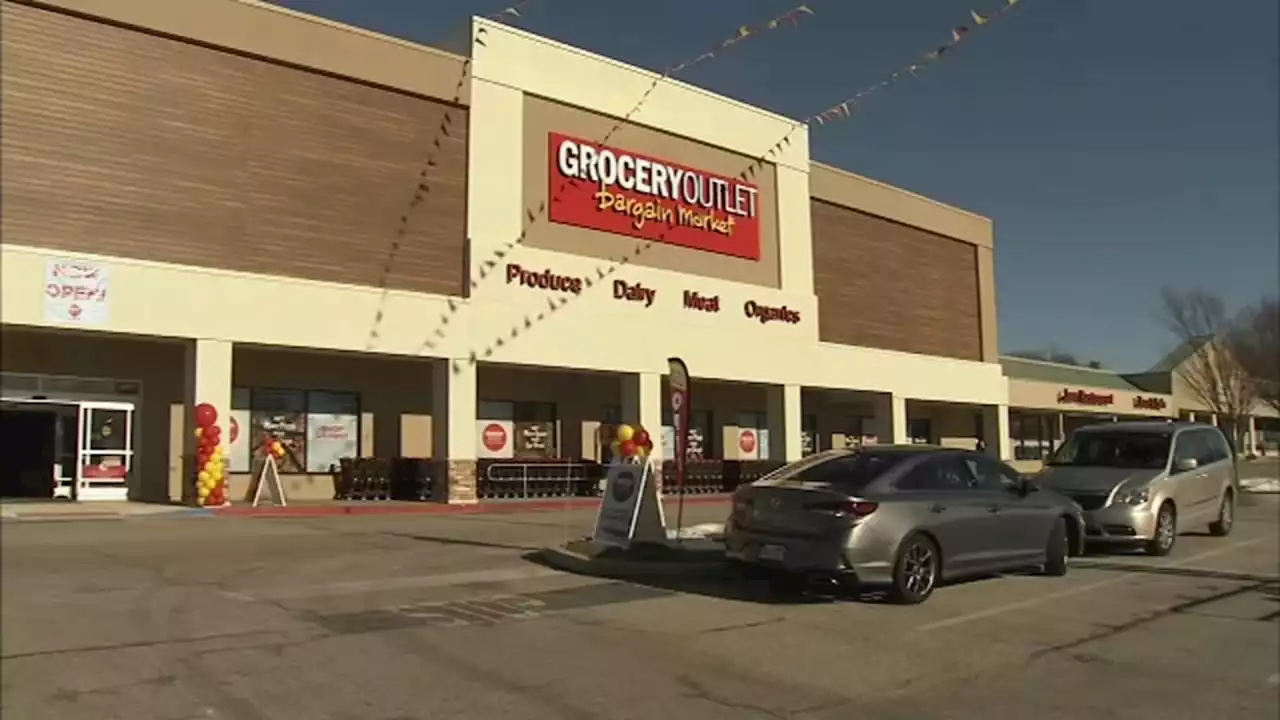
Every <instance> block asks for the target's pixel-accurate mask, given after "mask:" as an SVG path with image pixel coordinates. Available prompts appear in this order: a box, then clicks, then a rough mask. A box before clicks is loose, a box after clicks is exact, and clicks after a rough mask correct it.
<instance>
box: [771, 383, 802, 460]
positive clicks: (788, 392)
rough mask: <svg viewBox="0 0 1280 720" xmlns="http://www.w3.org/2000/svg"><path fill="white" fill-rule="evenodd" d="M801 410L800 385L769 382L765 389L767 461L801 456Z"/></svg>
mask: <svg viewBox="0 0 1280 720" xmlns="http://www.w3.org/2000/svg"><path fill="white" fill-rule="evenodd" d="M803 413H804V411H803V409H802V407H801V403H800V386H799V385H769V386H767V387H766V388H765V418H766V420H765V422H766V423H767V424H768V426H769V459H770V460H784V461H786V462H794V461H796V460H799V459H800V458H801V457H803V456H804V414H803Z"/></svg>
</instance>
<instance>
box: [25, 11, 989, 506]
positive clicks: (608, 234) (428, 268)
mask: <svg viewBox="0 0 1280 720" xmlns="http://www.w3.org/2000/svg"><path fill="white" fill-rule="evenodd" d="M168 7H169V6H168V4H157V3H152V2H146V1H144V0H114V1H108V0H57V1H56V2H43V3H33V2H26V1H19V0H4V2H3V12H4V16H3V21H4V24H5V38H4V43H5V46H4V57H5V62H4V67H3V73H4V77H3V81H4V82H3V92H4V98H3V101H4V107H5V133H4V158H5V173H4V187H3V192H4V198H5V206H6V207H5V213H4V217H3V237H2V240H3V245H2V246H0V249H2V251H3V258H2V262H0V267H2V269H3V283H2V285H3V298H0V300H2V302H0V312H2V315H0V320H2V321H3V327H2V329H0V332H2V333H3V337H0V350H2V358H0V359H2V361H3V362H2V365H3V367H2V369H3V372H4V375H3V383H2V385H3V387H2V390H3V392H2V393H0V397H2V398H3V403H4V405H3V409H4V416H5V424H6V426H7V427H6V430H7V431H8V432H7V433H6V435H7V436H8V437H10V438H17V439H18V440H17V441H16V442H14V443H12V447H11V448H7V449H6V452H7V453H9V454H8V455H7V456H6V457H8V458H11V459H9V460H6V462H10V463H15V466H14V467H15V468H18V464H20V465H21V467H20V468H18V469H19V470H20V472H17V473H15V474H14V475H13V476H14V477H19V478H21V482H20V483H18V484H19V485H21V487H9V486H6V489H5V494H6V495H8V494H22V493H27V494H37V495H38V494H40V493H42V492H44V489H42V487H43V483H45V482H46V481H47V480H48V478H49V477H51V476H54V477H56V479H57V480H56V482H57V486H58V489H57V490H56V492H58V493H62V494H74V496H75V497H78V498H79V499H86V500H87V499H95V498H104V499H105V498H122V497H129V498H133V499H139V500H148V501H166V500H179V499H182V498H184V497H186V496H187V495H189V490H188V485H189V483H188V482H186V477H187V473H188V468H187V463H188V462H189V457H190V454H191V453H192V452H193V447H192V436H191V427H190V420H189V418H190V415H191V411H190V410H191V408H192V407H193V405H194V404H195V403H199V402H208V403H211V404H213V405H214V406H215V407H216V408H218V410H219V413H220V415H221V416H222V422H223V423H224V431H227V435H226V436H228V437H229V439H230V440H231V443H230V448H229V449H230V460H231V469H232V470H233V471H234V472H235V475H234V476H233V487H232V495H233V496H235V495H237V494H238V489H239V488H242V487H243V486H244V484H245V483H246V482H247V478H248V475H247V472H248V471H249V469H250V467H251V466H252V462H253V458H252V447H251V446H252V445H253V442H252V438H254V437H257V436H258V435H260V434H261V433H264V432H265V433H270V434H272V435H275V436H277V437H280V438H281V439H282V440H284V441H285V443H286V444H287V445H288V446H289V448H290V451H291V452H290V453H289V456H288V458H287V460H286V461H285V462H284V465H283V467H282V471H283V473H284V474H283V479H284V485H285V490H286V492H287V493H289V494H290V497H292V498H325V497H330V496H331V495H332V492H333V491H332V483H331V478H330V473H329V470H330V468H331V467H332V466H333V465H334V464H335V463H337V462H338V460H339V459H340V458H343V457H415V458H429V459H430V460H431V462H432V463H433V464H434V468H435V470H434V472H435V473H436V474H437V479H438V480H440V482H439V484H438V492H437V497H438V499H440V500H448V501H451V502H470V501H473V500H474V499H475V486H476V467H477V461H486V460H494V459H497V460H510V461H512V462H513V463H518V462H526V461H529V462H531V461H535V460H536V461H547V460H555V459H559V460H564V461H578V460H583V459H587V460H592V459H597V460H598V459H601V458H602V457H603V456H604V453H605V452H607V450H606V448H607V442H604V438H603V437H602V434H603V433H602V428H604V429H607V428H608V427H609V426H610V425H611V424H613V423H617V422H636V423H640V424H642V425H644V426H645V427H647V428H650V429H656V428H659V427H662V428H663V431H662V432H661V433H655V435H657V436H658V437H657V440H658V441H659V442H658V447H657V448H656V451H657V452H658V453H667V454H669V451H670V445H671V444H672V435H671V431H670V428H669V427H668V426H669V424H670V423H669V417H668V415H667V414H666V412H665V411H664V397H666V395H667V392H666V390H665V377H664V372H665V368H666V361H667V358H668V357H670V356H680V357H682V358H683V359H684V360H685V361H686V363H687V364H688V366H689V369H690V372H691V375H692V376H693V377H694V386H693V394H692V397H693V401H692V405H693V413H692V422H691V425H692V428H691V435H692V436H693V437H692V442H691V445H692V448H691V449H692V451H694V452H696V453H698V454H699V456H700V457H706V458H721V459H724V460H750V459H765V458H769V459H774V460H778V459H793V458H798V457H800V456H801V455H803V454H804V453H806V452H809V451H812V450H815V449H822V448H826V447H832V446H840V445H846V444H850V443H861V442H889V441H896V442H911V441H916V442H934V443H942V444H947V445H955V446H958V447H974V446H975V445H977V444H978V442H979V441H983V442H984V444H985V446H986V447H987V448H988V450H989V451H990V452H992V453H993V454H999V455H1002V456H1008V455H1009V432H1008V425H1007V419H1008V409H1007V408H1008V405H1007V395H1006V384H1005V379H1004V376H1003V374H1002V368H1001V365H1000V363H999V358H998V356H997V353H996V347H997V329H996V313H995V308H996V301H995V294H994V273H993V263H992V255H993V245H992V225H991V223H990V221H988V220H986V219H984V218H981V217H978V216H975V215H972V214H970V213H966V212H964V211H961V210H957V209H954V208H950V207H947V206H944V205H941V204H939V203H936V202H934V201H932V200H929V199H927V198H923V197H919V196H916V195H913V194H911V193H908V192H905V191H902V190H898V189H895V188H891V187H888V186H885V185H882V184H880V183H877V182H874V181H871V180H868V179H865V178H862V177H859V176H856V175H853V174H850V173H846V172H844V171H841V170H838V169H834V168H830V167H826V166H823V165H820V164H817V163H814V162H812V161H811V160H810V158H809V150H808V135H807V130H806V128H804V127H803V126H798V125H796V124H795V123H794V122H793V121H791V120H788V119H786V118H782V117H779V116H776V115H772V114H769V113H767V112H765V111H763V110H760V109H757V108H753V107H749V106H746V105H743V104H740V103H737V102H735V101H732V100H729V99H726V98H723V97H719V96H715V95H713V94H711V93H708V92H706V91H704V90H701V89H698V88H695V87H692V86H688V85H684V84H681V83H678V82H674V81H670V80H663V81H661V82H658V83H656V84H655V83H654V79H655V76H654V75H653V74H652V73H650V72H648V71H644V70H640V69H637V68H633V67H629V66H626V65H623V64H621V63H618V62H616V61H613V60H609V59H606V58H603V57H599V56H595V55H592V54H590V53H587V52H585V51H582V50H578V49H575V48H572V47H568V46H565V45H562V44H559V43H556V42H553V41H550V40H547V39H545V38H541V37H537V36H534V35H531V34H529V33H526V32H523V31H520V30H516V29H513V28H510V27H507V26H504V25H501V24H496V23H491V22H487V21H482V20H477V21H475V25H474V27H473V33H474V34H475V37H478V38H479V39H480V40H479V42H476V43H475V44H474V45H473V46H472V49H471V52H472V58H471V62H470V63H466V64H467V65H468V66H469V67H466V68H464V62H465V61H464V59H463V58H461V57H457V56H453V55H449V54H446V53H442V52H439V51H437V50H433V49H430V48H425V47H421V46H417V45H412V44H409V43H406V42H403V41H399V40H394V39H390V38H386V37H383V36H379V35H375V34H373V33H368V32H365V31H362V30H357V29H353V28H350V27H345V26H341V25H337V24H334V23H330V22H327V21H323V20H320V19H317V18H314V17H310V16H306V15H302V14H299V13H295V12H292V11H288V10H284V9H281V8H278V7H275V6H272V5H269V4H266V3H259V2H250V1H249V0H205V1H204V2H201V3H190V4H183V6H182V10H181V12H178V11H176V10H169V9H168ZM71 68H75V69H76V71H75V72H70V71H69V70H70V69H71ZM464 70H465V71H466V74H465V75H464ZM584 78H591V81H590V82H583V79H584ZM650 87H652V91H651V92H647V91H648V90H649V89H650ZM646 95H647V100H646V101H645V102H644V103H643V104H642V105H641V106H640V108H639V109H638V110H634V111H633V108H634V107H635V106H636V103H637V101H638V100H639V99H640V98H641V97H644V96H646ZM624 117H625V118H628V121H626V122H623V121H622V120H620V119H619V118H624ZM68 118H74V121H72V120H70V119H68ZM762 155H763V156H764V161H763V162H757V161H753V158H759V157H761V156H762ZM920 278H929V282H927V283H922V282H919V279H920ZM8 426H11V427H8ZM664 446H665V447H664ZM23 447H25V448H28V449H27V450H26V451H23V452H17V450H20V449H21V448H23ZM10 451H13V452H10ZM237 486H239V488H238V487H237Z"/></svg>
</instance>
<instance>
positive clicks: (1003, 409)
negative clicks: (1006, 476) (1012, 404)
mask: <svg viewBox="0 0 1280 720" xmlns="http://www.w3.org/2000/svg"><path fill="white" fill-rule="evenodd" d="M982 437H983V440H984V441H985V442H986V445H987V454H988V455H990V456H992V457H994V458H996V459H997V460H1011V459H1013V443H1012V442H1010V438H1009V406H1008V405H983V406H982Z"/></svg>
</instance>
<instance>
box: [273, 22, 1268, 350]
mask: <svg viewBox="0 0 1280 720" xmlns="http://www.w3.org/2000/svg"><path fill="white" fill-rule="evenodd" d="M511 2H514V0H511ZM1003 2H1004V0H959V1H957V0H856V1H855V0H814V1H813V2H810V3H809V5H810V6H811V7H812V8H813V10H814V12H815V13H816V14H815V16H813V17H811V18H806V19H805V21H804V22H803V23H802V25H801V27H800V28H799V29H793V28H786V29H783V30H779V31H777V32H774V33H770V34H767V35H762V36H760V37H757V38H755V39H753V40H751V41H749V42H744V43H742V44H740V45H739V46H737V47H736V48H734V49H733V50H732V51H731V52H729V53H726V54H725V55H723V56H722V57H718V58H716V59H715V60H712V61H709V62H704V63H701V64H699V65H698V66H696V67H695V68H693V69H692V70H691V71H690V72H689V73H687V74H684V75H681V76H680V78H681V79H682V80H685V81H688V82H691V83H694V84H697V85H700V86H703V87H706V88H709V89H711V90H714V91H716V92H719V93H722V94H724V95H728V96H730V97H734V98H738V99H741V100H744V101H746V102H750V103H753V104H756V105H759V106H762V107H766V108H769V109H771V110H774V111H776V112H779V113H781V114H784V115H788V116H791V117H807V116H809V115H811V114H813V113H815V112H817V111H819V110H821V109H823V108H825V107H827V106H830V105H832V104H834V103H835V102H838V101H839V100H840V99H842V98H843V97H846V96H848V95H851V94H853V93H854V92H856V91H858V90H861V89H863V88H865V87H866V86H868V85H871V84H873V83H875V82H876V81H878V80H879V79H880V78H881V77H883V76H884V75H885V74H886V73H888V72H891V71H893V70H895V69H897V68H898V67H900V66H902V65H904V64H906V63H908V62H910V61H911V60H912V59H913V58H915V57H916V56H918V55H920V54H921V53H923V52H925V51H927V50H929V49H931V48H932V47H933V46H936V45H937V44H940V43H941V42H943V41H945V40H947V39H948V38H949V36H950V30H951V28H952V27H953V26H955V25H958V24H962V23H965V22H966V21H967V20H968V13H969V9H970V8H973V9H976V10H978V11H979V12H984V13H985V12H987V11H990V10H993V9H995V8H997V7H999V5H1000V4H1002V3H1003ZM279 4H282V5H285V6H288V7H292V8H294V9H298V10H303V11H306V12H310V13H314V14H317V15H322V16H325V17H330V18H333V19H335V20H338V21H341V22H346V23H350V24H353V25H358V26H361V27H366V28H369V29H372V30H377V31H379V32H384V33H387V34H390V35H395V36H399V37H403V38H406V39H409V40H414V41H418V42H424V43H428V44H436V45H440V44H443V43H445V42H446V41H452V42H453V43H455V44H456V43H459V42H464V41H465V23H466V19H467V17H468V16H469V15H471V14H488V13H490V12H493V11H495V10H498V9H500V8H501V7H503V4H502V2H483V1H478V0H449V1H448V2H446V1H444V0H438V1H436V2H428V1H426V0H285V1H284V2H280V3H279ZM796 4H798V3H797V2H796V1H795V0H715V1H711V0H702V1H701V2H697V1H694V0H635V1H634V2H624V1H622V0H533V1H532V2H530V3H529V4H527V5H526V6H525V7H524V8H523V11H522V12H523V16H522V17H521V18H519V19H518V20H516V22H515V24H516V25H518V26H520V27H523V28H525V29H527V30H530V31H532V32H535V33H538V34H541V35H546V36H548V37H552V38H555V39H557V40H561V41H564V42H567V43H570V44H572V45H576V46H579V47H582V48H586V49H589V50H593V51H596V52H599V53H602V54H607V55H610V56H612V57H616V58H618V59H621V60H624V61H626V62H629V63H633V64H635V65H639V66H642V67H647V68H651V69H658V70H660V69H662V68H664V67H667V66H669V65H671V64H673V63H675V62H679V61H681V60H687V59H690V58H692V57H694V56H697V55H698V54H700V53H701V52H702V51H703V50H705V49H707V47H708V46H709V45H712V44H715V43H717V42H718V41H720V40H722V39H724V38H725V37H727V36H728V35H730V34H732V33H733V31H734V29H735V28H736V27H737V26H739V25H741V24H749V23H754V22H758V21H761V20H765V19H768V18H769V17H773V16H775V15H777V14H779V13H781V12H783V11H785V10H787V9H789V8H791V7H794V6H795V5H796ZM1278 6H1280V3H1277V2H1276V0H1229V1H1226V2H1222V1H1220V2H1208V1H1207V0H1199V1H1198V2H1193V1H1191V0H1023V1H1022V3H1021V4H1020V5H1019V6H1018V7H1017V8H1016V9H1015V10H1014V11H1013V12H1011V13H1009V14H1007V15H1006V16H1005V17H1003V18H1002V19H1001V20H1000V21H999V22H998V23H992V24H991V25H988V26H985V27H983V28H981V29H980V30H979V31H977V32H975V33H974V34H973V35H972V36H971V38H970V39H969V40H967V41H966V42H965V43H963V44H962V45H961V46H960V47H959V48H958V49H956V51H955V52H953V53H949V54H947V55H944V56H943V58H942V59H941V60H940V61H939V62H938V63H937V64H936V65H934V66H933V67H932V68H931V69H930V70H929V71H927V72H925V73H922V74H921V75H920V76H919V77H916V78H909V79H907V80H906V81H904V82H901V83H899V84H898V85H896V86H894V87H892V88H890V89H889V90H888V91H887V92H884V93H882V94H879V95H877V96H873V97H872V98H870V99H869V100H868V101H867V102H866V103H865V104H864V105H863V106H862V108H861V111H860V112H859V113H858V114H857V115H856V116H855V117H854V118H852V119H850V120H845V121H842V122H840V123H835V124H831V125H827V126H825V127H822V128H817V129H815V130H814V132H813V133H812V146H813V156H814V158H815V159H817V160H821V161H823V162H827V163H831V164H833V165H838V166H841V167H844V168H847V169H849V170H852V171H853V172H857V173H859V174H862V175H866V176H869V177H873V178H876V179H878V180H883V181H885V182H888V183H891V184H894V185H898V186H900V187H904V188H908V189H910V190H913V191H916V192H919V193H922V194H925V195H928V196H930V197H934V198H937V199H939V200H942V201H943V202H947V203H951V204H955V205H958V206H960V207H963V208H966V209H969V210H972V211H974V212H978V213H981V214H983V215H986V216H988V217H991V218H993V219H994V220H995V227H996V273H997V284H998V293H999V302H1000V332H1001V343H1000V344H1001V346H1002V349H1003V350H1005V351H1009V350H1019V349H1028V348H1041V347H1044V346H1046V345H1048V344H1050V343H1052V344H1053V345H1055V346H1057V347H1058V348H1060V349H1062V350H1066V351H1070V352H1074V353H1076V354H1077V355H1079V356H1080V357H1081V358H1082V359H1097V360H1100V361H1102V362H1103V363H1104V364H1105V365H1106V366H1108V367H1112V368H1115V369H1119V370H1133V369H1141V368H1145V367H1147V366H1149V365H1150V364H1151V363H1153V362H1155V361H1156V360H1157V359H1158V358H1159V357H1160V356H1161V355H1162V354H1163V353H1164V352H1165V351H1166V350H1168V349H1169V347H1170V346H1171V345H1172V344H1173V341H1172V338H1170V337H1169V336H1168V335H1167V333H1166V332H1165V331H1164V330H1163V329H1161V328H1160V327H1159V326H1158V324H1157V323H1156V322H1155V320H1154V318H1153V315H1154V313H1155V312H1156V310H1157V309H1158V307H1159V302H1158V299H1159V298H1158V296H1159V292H1160V288H1161V287H1162V286H1165V285H1176V286H1195V285H1200V286H1203V287H1206V288H1209V289H1212V290H1214V291H1216V292H1219V293H1221V294H1222V295H1223V297H1225V298H1226V299H1227V300H1228V301H1229V302H1231V303H1233V304H1243V303H1248V302H1251V301H1253V300H1254V299H1256V298H1257V297H1259V296H1260V295H1262V294H1263V293H1267V292H1272V293H1274V292H1276V290H1277V286H1278V285H1280V219H1278V217H1277V215H1278V214H1280V205H1278V203H1280V180H1278V175H1277V173H1278V168H1280V156H1278V154H1277V145H1278V143H1277V138H1278V137H1280V130H1278V129H1277V128H1278V127H1280V117H1278V116H1277V104H1278V103H1280V99H1278V98H1277V87H1280V74H1278V72H1277V62H1278V60H1277V28H1278V27H1280V18H1278V17H1277V7H1278Z"/></svg>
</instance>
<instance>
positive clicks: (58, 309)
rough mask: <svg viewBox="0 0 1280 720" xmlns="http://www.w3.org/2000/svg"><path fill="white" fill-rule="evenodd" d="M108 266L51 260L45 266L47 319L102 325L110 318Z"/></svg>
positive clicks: (45, 315)
mask: <svg viewBox="0 0 1280 720" xmlns="http://www.w3.org/2000/svg"><path fill="white" fill-rule="evenodd" d="M109 285H110V273H109V269H108V268H107V266H106V265H99V264H96V263H88V262H83V261H80V260H49V261H47V262H46V263H45V265H44V319H45V320H46V321H47V322H55V323H61V324H66V325H85V326H98V327H100V326H102V325H106V324H107V320H108V318H109V317H110V311H111V305H110V304H109V300H110V298H109V296H108V294H107V290H108V286H109Z"/></svg>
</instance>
